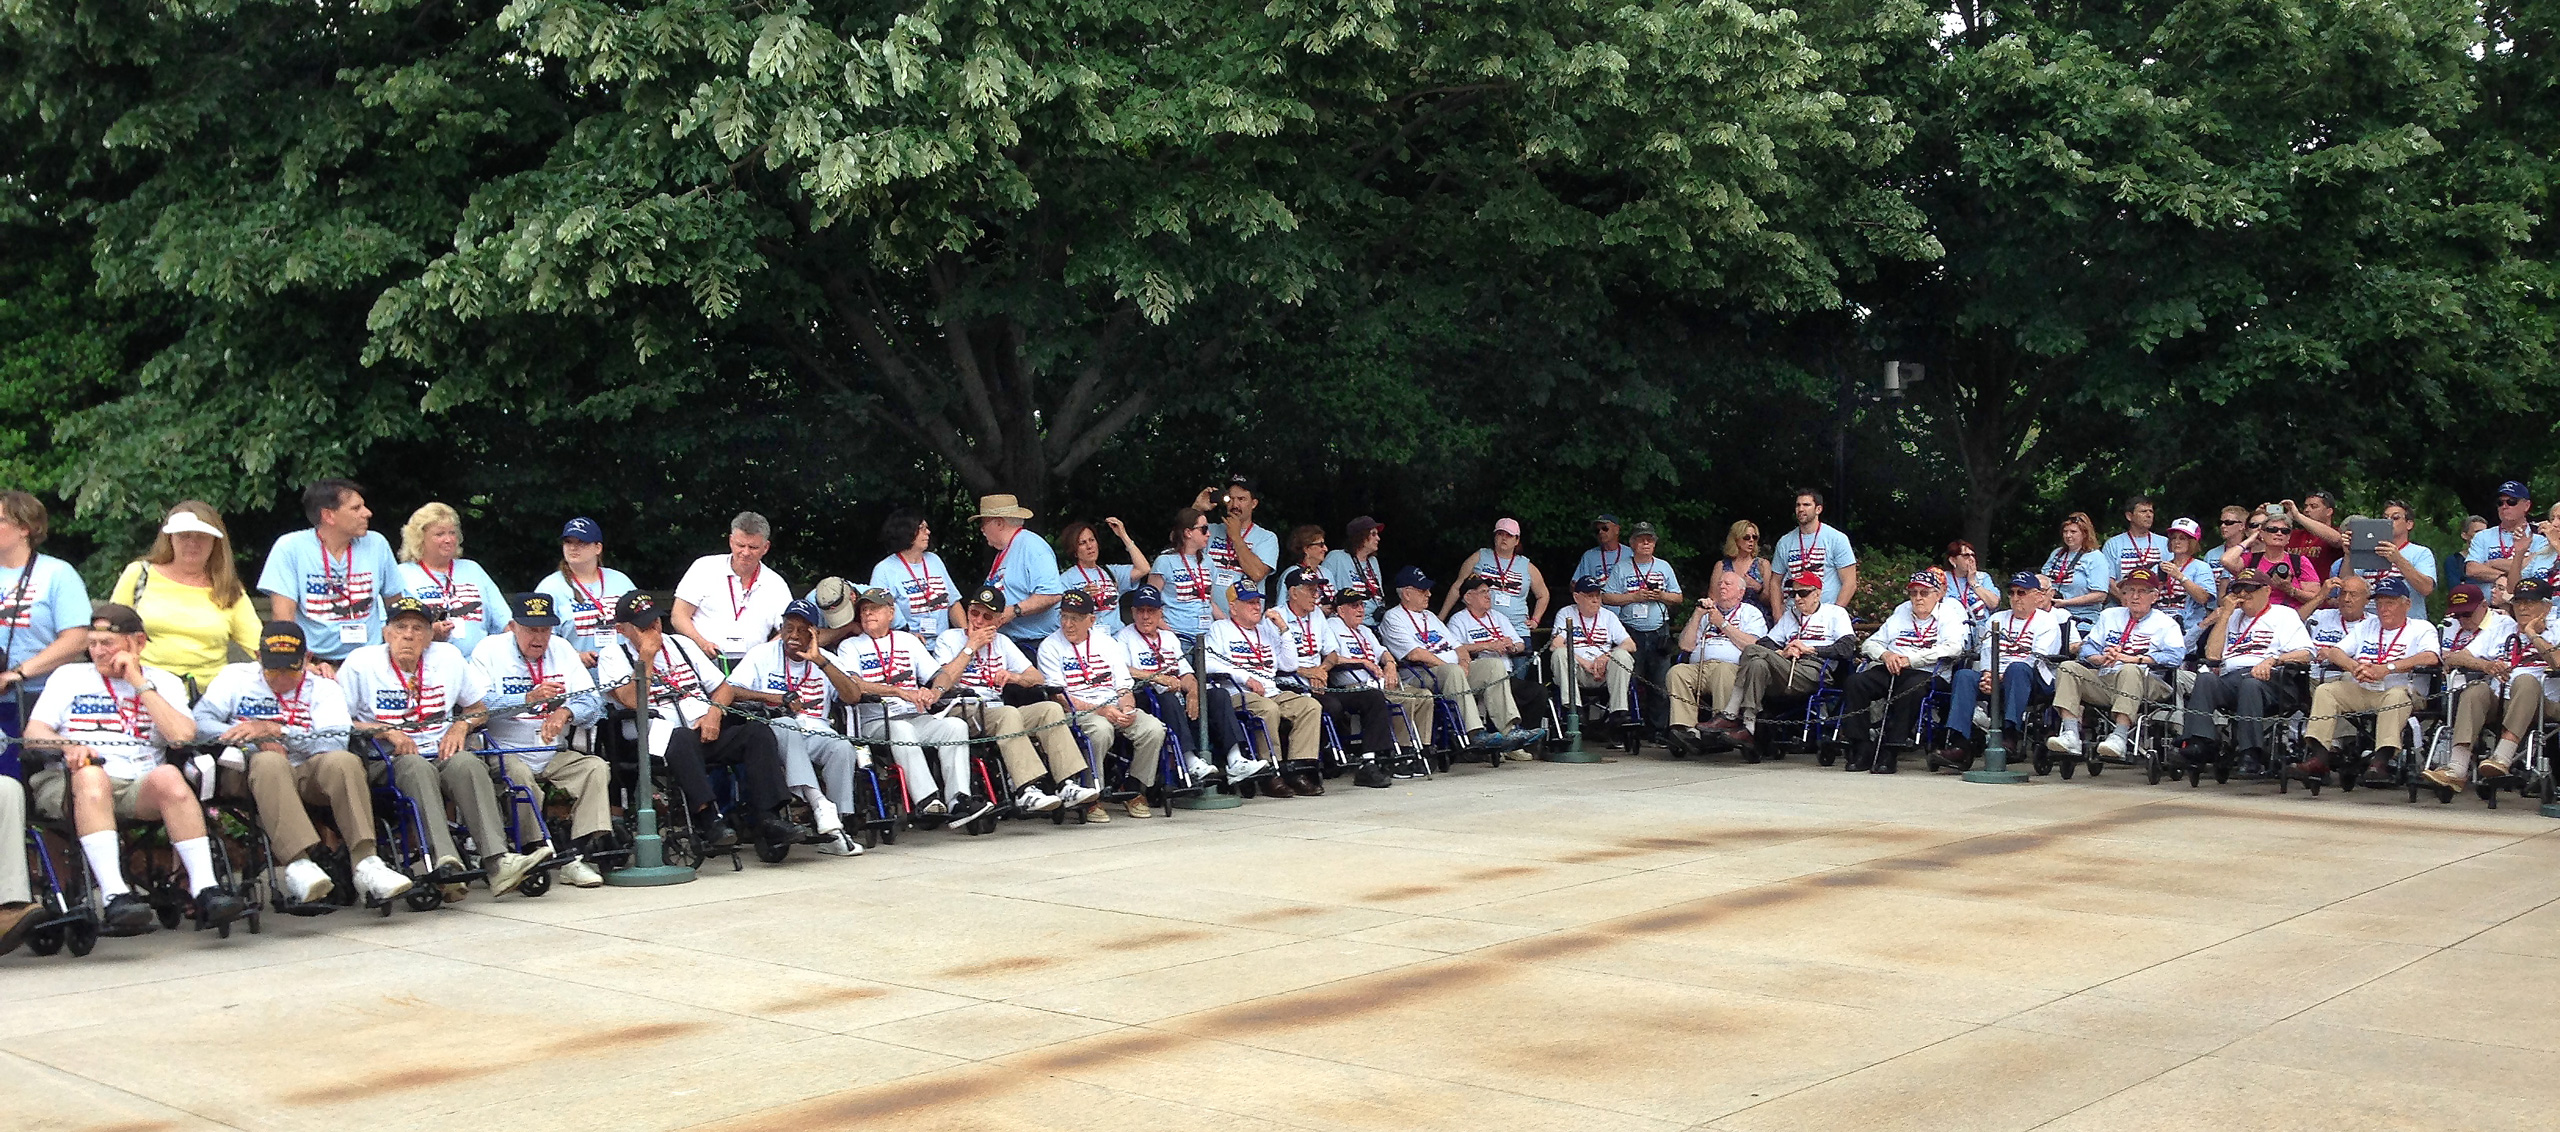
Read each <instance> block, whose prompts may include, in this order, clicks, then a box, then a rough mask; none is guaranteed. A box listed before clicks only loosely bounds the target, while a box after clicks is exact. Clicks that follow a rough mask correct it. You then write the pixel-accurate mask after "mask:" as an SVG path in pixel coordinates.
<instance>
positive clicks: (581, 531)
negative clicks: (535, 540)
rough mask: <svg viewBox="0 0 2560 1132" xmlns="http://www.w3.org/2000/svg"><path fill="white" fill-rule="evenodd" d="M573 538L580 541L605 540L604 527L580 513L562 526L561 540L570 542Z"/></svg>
mask: <svg viewBox="0 0 2560 1132" xmlns="http://www.w3.org/2000/svg"><path fill="white" fill-rule="evenodd" d="M573 539H574V540H576V541H578V542H603V541H604V528H603V527H600V526H597V525H596V521H595V520H593V519H590V518H588V517H586V516H584V515H580V516H578V517H577V518H575V519H571V520H569V521H568V522H566V523H563V524H561V526H560V541H562V542H568V541H571V540H573Z"/></svg>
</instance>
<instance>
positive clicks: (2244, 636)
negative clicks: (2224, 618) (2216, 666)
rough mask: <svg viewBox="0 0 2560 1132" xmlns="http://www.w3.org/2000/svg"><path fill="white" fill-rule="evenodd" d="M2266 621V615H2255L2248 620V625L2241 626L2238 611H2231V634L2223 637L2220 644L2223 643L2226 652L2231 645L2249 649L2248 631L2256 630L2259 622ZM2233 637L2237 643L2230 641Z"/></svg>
mask: <svg viewBox="0 0 2560 1132" xmlns="http://www.w3.org/2000/svg"><path fill="white" fill-rule="evenodd" d="M2266 619H2267V615H2266V614H2264V613H2261V614H2259V615H2257V616H2255V617H2252V618H2250V619H2249V623H2248V624H2246V625H2243V624H2241V623H2240V614H2239V612H2238V611H2236V610H2235V611H2233V613H2232V614H2231V632H2230V633H2228V634H2226V635H2225V637H2224V639H2223V642H2222V643H2223V647H2224V648H2225V649H2226V650H2227V649H2229V647H2230V646H2231V645H2233V644H2238V645H2239V646H2240V647H2241V648H2243V649H2246V648H2248V647H2249V631H2250V630H2252V629H2255V628H2257V627H2258V622H2260V621H2264V620H2266ZM2234 637H2236V638H2238V640H2237V641H2234V640H2232V639H2231V638H2234ZM2226 655H2227V653H2226Z"/></svg>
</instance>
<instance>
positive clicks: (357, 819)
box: [195, 621, 414, 904]
mask: <svg viewBox="0 0 2560 1132" xmlns="http://www.w3.org/2000/svg"><path fill="white" fill-rule="evenodd" d="M195 721H196V734H197V735H199V736H211V737H212V741H213V742H216V743H220V744H222V745H223V746H226V747H230V748H233V749H235V750H237V751H240V752H241V754H242V759H243V762H244V766H243V767H242V769H243V771H244V772H245V774H246V777H247V779H248V792H249V798H250V800H251V801H253V802H255V803H257V807H258V826H259V828H261V829H263V830H265V831H266V835H267V850H268V853H269V855H270V856H271V857H272V858H273V859H274V860H276V861H277V862H279V863H280V865H281V868H280V869H279V870H278V872H277V875H276V877H275V881H276V884H277V887H278V888H279V889H281V890H282V891H283V892H284V894H285V895H286V897H288V898H289V899H290V900H291V901H292V902H293V903H296V904H309V903H314V902H316V901H319V900H322V899H324V898H326V897H327V896H328V895H329V893H330V891H331V890H332V889H334V888H335V887H336V886H337V882H336V881H333V880H331V879H330V878H329V874H328V872H327V871H326V870H323V869H322V868H321V867H320V863H319V862H318V861H315V860H313V859H312V855H313V854H315V853H317V852H318V851H319V850H320V848H321V845H320V833H319V830H318V828H317V827H316V826H315V825H314V824H313V822H312V820H311V809H310V808H311V807H313V806H323V807H326V808H327V809H328V811H329V815H330V817H331V818H332V819H333V821H334V822H335V824H336V825H337V827H338V830H339V833H340V836H341V838H342V839H343V840H344V841H345V843H346V848H347V859H348V860H349V861H351V862H353V863H354V866H355V867H354V880H355V885H356V889H357V890H358V891H359V892H361V893H362V894H363V895H364V898H365V901H366V902H367V903H370V904H380V903H383V902H385V901H388V900H390V899H391V898H392V897H395V896H398V895H400V894H401V893H404V892H407V891H409V888H410V886H411V885H412V884H413V883H414V882H413V881H411V880H410V879H409V878H408V876H407V875H405V874H403V873H401V872H400V871H399V870H396V869H394V868H392V867H391V866H389V865H386V864H383V863H382V858H381V857H378V856H376V855H375V854H374V843H373V833H374V824H373V787H372V785H371V784H370V783H368V782H366V780H365V766H364V760H363V759H359V758H357V757H356V756H355V755H353V754H351V753H349V752H348V751H347V731H348V728H349V725H350V723H351V722H352V721H351V720H349V719H348V717H347V700H346V693H345V692H344V691H341V690H340V689H339V687H338V682H337V681H335V680H331V679H329V678H328V677H326V676H322V675H320V674H319V673H318V672H316V671H313V669H312V665H311V650H310V647H309V645H308V644H307V643H306V642H305V639H304V637H303V635H302V626H301V624H299V623H297V622H293V621H269V622H267V624H266V627H265V628H264V629H262V630H261V631H260V632H259V634H258V659H257V660H255V661H242V662H240V663H238V664H233V665H227V666H225V667H224V668H223V670H222V672H221V673H220V674H219V675H216V676H215V677H214V678H213V683H211V684H208V685H206V686H205V690H204V698H203V699H201V700H197V701H196V708H195Z"/></svg>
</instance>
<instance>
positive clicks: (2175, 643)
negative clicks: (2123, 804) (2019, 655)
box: [2045, 564, 2187, 760]
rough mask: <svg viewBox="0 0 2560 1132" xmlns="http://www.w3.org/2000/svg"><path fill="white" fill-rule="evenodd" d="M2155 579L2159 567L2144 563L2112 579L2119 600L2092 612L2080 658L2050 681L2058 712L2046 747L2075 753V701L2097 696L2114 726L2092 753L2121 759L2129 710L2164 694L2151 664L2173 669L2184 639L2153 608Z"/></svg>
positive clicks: (2179, 629)
mask: <svg viewBox="0 0 2560 1132" xmlns="http://www.w3.org/2000/svg"><path fill="white" fill-rule="evenodd" d="M2161 582H2162V578H2161V574H2160V568H2159V567H2158V566H2154V565H2148V564H2146V565H2141V566H2136V567H2134V568H2133V569H2131V570H2127V571H2125V574H2124V577H2123V578H2121V579H2119V580H2118V581H2117V582H2116V594H2117V596H2118V597H2120V598H2122V599H2123V601H2124V604H2123V605H2119V606H2117V607H2115V608H2113V609H2110V610H2107V611H2106V612H2104V613H2101V614H2099V615H2098V622H2097V624H2096V626H2095V627H2093V628H2091V629H2090V630H2089V635H2088V637H2087V638H2085V639H2083V640H2082V641H2081V642H2080V659H2078V660H2073V661H2066V662H2064V664H2063V665H2062V668H2061V672H2060V675H2058V676H2056V677H2055V679H2054V685H2053V709H2054V711H2055V712H2057V713H2059V714H2060V715H2061V716H2062V726H2061V728H2060V730H2059V732H2058V733H2056V734H2055V735H2054V736H2053V737H2052V738H2050V739H2047V740H2045V746H2046V748H2047V749H2049V750H2053V751H2057V752H2061V753H2063V754H2068V755H2073V756H2077V755H2078V754H2079V752H2080V708H2081V705H2082V704H2083V703H2086V702H2089V701H2093V700H2096V699H2099V698H2102V697H2103V698H2106V700H2107V711H2108V713H2109V714H2110V715H2111V716H2112V717H2113V718H2114V720H2115V729H2114V730H2113V731H2110V732H2109V733H2108V734H2107V737H2106V738H2104V739H2101V740H2099V741H2098V753H2099V754H2100V755H2102V756H2104V757H2106V758H2110V759H2118V760H2121V759H2123V758H2124V757H2125V753H2126V749H2127V748H2126V739H2125V737H2126V736H2127V735H2130V734H2132V731H2133V717H2134V715H2135V713H2137V712H2139V711H2141V710H2142V705H2143V703H2144V702H2145V701H2150V702H2154V703H2156V702H2159V701H2161V700H2166V699H2168V698H2169V696H2170V694H2171V693H2170V689H2169V685H2168V683H2167V682H2166V681H2164V680H2162V679H2160V677H2158V676H2155V675H2153V674H2152V672H2151V666H2153V665H2162V664H2165V665H2168V666H2170V667H2172V668H2175V667H2176V666H2177V665H2178V664H2180V663H2181V662H2183V661H2185V660H2186V659H2187V639H2186V631H2185V629H2183V628H2182V627H2181V626H2180V625H2179V624H2178V619H2177V618H2175V617H2171V616H2169V615H2168V614H2166V613H2162V612H2160V610H2159V609H2157V608H2155V606H2156V604H2157V603H2158V601H2159V600H2160V585H2161Z"/></svg>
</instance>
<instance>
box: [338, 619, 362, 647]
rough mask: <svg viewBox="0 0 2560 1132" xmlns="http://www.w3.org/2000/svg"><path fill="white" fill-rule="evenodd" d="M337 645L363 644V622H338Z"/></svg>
mask: <svg viewBox="0 0 2560 1132" xmlns="http://www.w3.org/2000/svg"><path fill="white" fill-rule="evenodd" d="M338 643H340V644H345V645H361V644H363V643H364V622H362V621H342V622H340V623H339V624H338Z"/></svg>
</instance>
